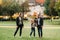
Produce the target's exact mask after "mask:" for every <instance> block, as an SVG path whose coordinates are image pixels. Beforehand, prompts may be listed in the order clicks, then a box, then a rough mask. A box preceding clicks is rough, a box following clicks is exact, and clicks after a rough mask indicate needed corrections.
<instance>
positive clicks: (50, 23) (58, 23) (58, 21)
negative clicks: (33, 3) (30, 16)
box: [44, 19, 60, 25]
mask: <svg viewBox="0 0 60 40" xmlns="http://www.w3.org/2000/svg"><path fill="white" fill-rule="evenodd" d="M44 24H46V25H60V19H54V20H52V22H51V20H44Z"/></svg>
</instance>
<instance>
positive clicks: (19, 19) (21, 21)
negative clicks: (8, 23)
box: [14, 13, 23, 36]
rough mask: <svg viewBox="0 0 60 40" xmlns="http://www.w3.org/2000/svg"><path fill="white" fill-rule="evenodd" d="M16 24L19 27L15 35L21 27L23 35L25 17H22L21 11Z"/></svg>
mask: <svg viewBox="0 0 60 40" xmlns="http://www.w3.org/2000/svg"><path fill="white" fill-rule="evenodd" d="M16 24H17V29H16V31H15V33H14V36H15V35H16V33H17V31H18V29H19V28H20V36H21V34H22V28H23V18H22V15H21V13H20V14H19V17H17V19H16Z"/></svg>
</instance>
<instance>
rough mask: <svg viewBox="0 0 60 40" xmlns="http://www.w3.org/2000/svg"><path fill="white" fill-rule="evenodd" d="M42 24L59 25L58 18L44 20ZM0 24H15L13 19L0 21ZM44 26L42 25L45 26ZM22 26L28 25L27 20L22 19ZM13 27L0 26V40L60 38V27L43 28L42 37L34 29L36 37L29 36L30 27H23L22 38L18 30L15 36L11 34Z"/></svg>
mask: <svg viewBox="0 0 60 40" xmlns="http://www.w3.org/2000/svg"><path fill="white" fill-rule="evenodd" d="M44 25H45V26H47V25H48V26H47V27H50V26H51V27H53V26H54V27H60V20H53V21H52V22H51V21H50V20H44ZM0 26H12V27H13V26H16V22H15V21H0ZM45 26H44V27H45ZM24 27H30V22H29V21H24ZM15 30H16V29H15V28H5V27H0V40H60V29H45V28H44V29H43V38H39V37H38V32H37V29H36V37H33V36H32V37H29V34H30V28H23V32H22V34H23V35H22V38H20V36H19V31H18V33H17V35H16V37H14V36H13V34H14V32H15Z"/></svg>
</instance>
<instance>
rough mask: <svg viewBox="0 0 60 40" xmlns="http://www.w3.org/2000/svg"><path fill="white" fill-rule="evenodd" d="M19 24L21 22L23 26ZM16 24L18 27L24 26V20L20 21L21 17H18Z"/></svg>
mask: <svg viewBox="0 0 60 40" xmlns="http://www.w3.org/2000/svg"><path fill="white" fill-rule="evenodd" d="M19 22H21V23H22V24H19ZM16 24H17V26H23V18H21V21H20V19H19V17H17V18H16Z"/></svg>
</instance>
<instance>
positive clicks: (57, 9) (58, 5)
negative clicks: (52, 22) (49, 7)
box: [55, 0, 60, 16]
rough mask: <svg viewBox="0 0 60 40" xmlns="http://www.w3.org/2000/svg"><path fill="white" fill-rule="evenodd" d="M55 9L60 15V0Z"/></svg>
mask: <svg viewBox="0 0 60 40" xmlns="http://www.w3.org/2000/svg"><path fill="white" fill-rule="evenodd" d="M55 10H56V11H57V12H58V15H59V16H60V0H57V1H56V3H55Z"/></svg>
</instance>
